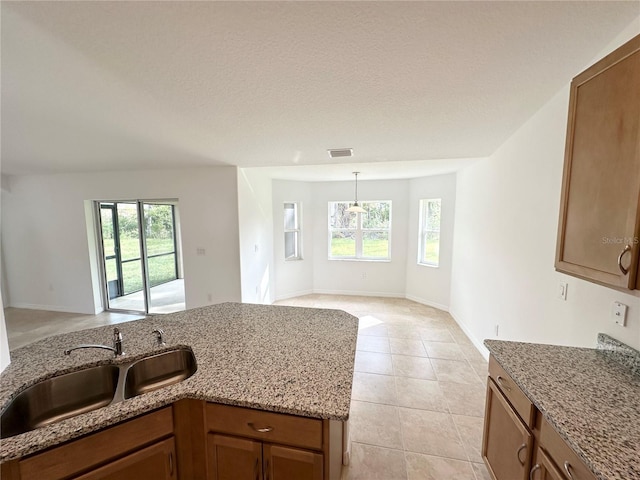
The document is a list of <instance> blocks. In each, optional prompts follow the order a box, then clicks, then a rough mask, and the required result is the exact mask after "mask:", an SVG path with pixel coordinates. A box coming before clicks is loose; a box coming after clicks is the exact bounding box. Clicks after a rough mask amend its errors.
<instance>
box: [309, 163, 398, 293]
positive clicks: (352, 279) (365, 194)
mask: <svg viewBox="0 0 640 480" xmlns="http://www.w3.org/2000/svg"><path fill="white" fill-rule="evenodd" d="M360 178H362V175H361V177H360ZM311 188H312V192H313V199H312V205H311V212H308V213H310V214H311V215H312V218H311V221H312V223H313V226H312V228H313V236H314V242H315V244H314V251H313V288H314V291H315V292H317V293H338V294H340V293H341V294H346V295H380V296H392V297H404V295H405V283H406V264H407V231H408V221H409V205H408V202H409V181H408V180H388V181H360V180H358V200H360V201H379V200H391V201H392V212H391V215H392V219H391V221H392V231H391V261H353V260H328V249H329V236H328V223H327V209H328V203H329V202H330V201H353V195H354V182H316V183H313V184H311Z"/></svg>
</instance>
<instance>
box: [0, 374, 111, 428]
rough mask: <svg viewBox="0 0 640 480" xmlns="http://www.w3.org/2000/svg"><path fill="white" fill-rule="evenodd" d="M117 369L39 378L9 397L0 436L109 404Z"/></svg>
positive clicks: (2, 418) (3, 413) (0, 423)
mask: <svg viewBox="0 0 640 480" xmlns="http://www.w3.org/2000/svg"><path fill="white" fill-rule="evenodd" d="M119 372H120V369H119V367H118V366H116V365H103V366H100V367H92V368H87V369H84V370H79V371H77V372H72V373H67V374H64V375H59V376H57V377H53V378H49V379H47V380H43V381H41V382H39V383H36V384H35V385H33V386H31V387H29V388H27V389H26V390H24V391H23V392H21V393H20V394H18V396H17V397H16V398H15V399H13V401H12V402H11V403H10V404H9V406H8V407H7V408H6V410H5V411H4V412H2V416H1V420H0V436H1V438H7V437H12V436H14V435H18V434H20V433H24V432H28V431H29V430H33V429H35V428H38V427H43V426H45V425H49V424H50V423H54V422H58V421H60V420H64V419H65V418H69V417H74V416H76V415H80V414H81V413H85V412H90V411H91V410H95V409H97V408H100V407H104V406H106V405H109V404H110V403H111V402H112V401H113V398H114V396H115V394H116V390H117V388H118V377H119Z"/></svg>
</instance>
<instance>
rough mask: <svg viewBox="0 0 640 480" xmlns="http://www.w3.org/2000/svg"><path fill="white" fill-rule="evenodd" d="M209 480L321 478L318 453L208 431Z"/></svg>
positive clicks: (314, 479)
mask: <svg viewBox="0 0 640 480" xmlns="http://www.w3.org/2000/svg"><path fill="white" fill-rule="evenodd" d="M207 451H208V456H207V463H208V466H207V469H208V472H209V475H208V478H209V480H290V479H296V480H322V478H323V476H322V471H323V469H322V463H323V462H322V461H323V456H322V454H320V453H316V452H310V451H307V450H301V449H297V448H290V447H283V446H281V445H271V444H268V443H262V442H259V441H256V440H249V439H245V438H239V437H229V436H226V435H218V434H213V433H210V434H209V435H208V438H207Z"/></svg>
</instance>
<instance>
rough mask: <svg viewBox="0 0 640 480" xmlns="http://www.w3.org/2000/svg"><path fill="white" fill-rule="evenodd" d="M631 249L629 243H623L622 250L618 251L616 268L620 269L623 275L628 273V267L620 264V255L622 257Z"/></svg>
mask: <svg viewBox="0 0 640 480" xmlns="http://www.w3.org/2000/svg"><path fill="white" fill-rule="evenodd" d="M630 251H631V245H625V247H624V250H622V251H621V252H620V255H618V268H619V269H620V271H621V272H622V274H623V275H626V274H627V273H629V269H628V268H624V267H623V266H622V257H624V254H625V253H627V252H630Z"/></svg>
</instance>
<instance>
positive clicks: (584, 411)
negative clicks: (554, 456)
mask: <svg viewBox="0 0 640 480" xmlns="http://www.w3.org/2000/svg"><path fill="white" fill-rule="evenodd" d="M609 340H611V341H609ZM599 343H600V346H599V348H602V349H589V348H574V347H561V346H554V345H540V344H531V343H520V342H504V341H499V340H485V342H484V344H485V345H486V346H487V348H488V349H489V351H490V352H491V354H492V355H493V356H494V358H495V359H496V360H497V362H498V363H499V364H500V365H501V366H502V368H504V369H505V370H506V372H507V373H508V374H509V375H511V377H512V378H513V380H514V381H515V382H516V383H517V384H518V386H519V387H520V388H521V389H522V390H523V391H524V393H525V394H526V395H527V396H528V397H529V400H531V401H532V402H533V404H534V405H535V406H536V407H537V408H538V410H540V412H542V414H543V415H544V417H545V418H546V419H547V421H548V422H549V423H550V424H551V425H553V427H554V428H555V429H556V431H557V432H558V433H559V434H560V436H561V437H563V438H564V440H565V441H566V442H567V444H569V446H571V447H572V448H573V450H574V451H575V452H576V453H577V454H578V455H579V456H580V457H581V458H582V460H583V461H584V462H585V464H586V465H587V466H588V467H589V468H590V469H591V471H592V472H593V473H594V475H595V476H596V477H597V478H599V479H601V480H638V479H640V376H638V373H637V370H634V368H633V365H634V363H635V364H636V365H637V359H634V358H632V357H630V356H629V355H620V352H619V351H615V350H612V349H610V348H609V347H611V346H612V344H614V343H615V341H614V340H613V339H611V338H610V337H607V336H605V335H600V336H599ZM605 344H606V345H605ZM603 345H604V346H603ZM620 345H622V344H620ZM627 348H628V347H627ZM616 356H617V357H618V360H620V359H623V360H629V359H630V362H629V361H628V362H627V363H628V364H627V365H623V364H622V363H620V362H619V361H617V360H616V359H615V358H614V357H616Z"/></svg>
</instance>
